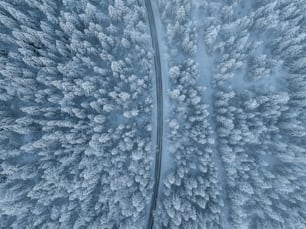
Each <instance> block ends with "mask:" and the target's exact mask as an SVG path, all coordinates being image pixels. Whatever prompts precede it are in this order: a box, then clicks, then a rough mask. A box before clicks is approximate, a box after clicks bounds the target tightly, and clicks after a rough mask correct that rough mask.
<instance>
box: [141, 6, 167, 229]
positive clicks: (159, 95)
mask: <svg viewBox="0 0 306 229" xmlns="http://www.w3.org/2000/svg"><path fill="white" fill-rule="evenodd" d="M145 6H146V9H147V14H148V21H149V27H150V33H151V39H152V46H153V49H154V68H155V75H156V100H157V104H156V109H157V124H156V127H157V131H156V134H157V136H156V146H157V147H156V156H155V168H154V186H153V195H152V200H151V206H150V212H149V219H148V226H147V228H148V229H152V228H153V223H154V217H153V212H154V210H155V209H156V202H157V197H158V189H159V182H160V171H161V159H162V149H163V83H162V71H161V61H160V50H159V44H158V37H157V32H156V23H155V18H154V14H153V9H152V4H151V0H145Z"/></svg>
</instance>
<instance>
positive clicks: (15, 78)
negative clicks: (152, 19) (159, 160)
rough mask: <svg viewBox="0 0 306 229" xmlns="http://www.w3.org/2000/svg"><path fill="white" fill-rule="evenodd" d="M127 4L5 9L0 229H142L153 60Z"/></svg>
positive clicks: (36, 4) (86, 2)
mask: <svg viewBox="0 0 306 229" xmlns="http://www.w3.org/2000/svg"><path fill="white" fill-rule="evenodd" d="M146 17H147V15H146V12H145V7H144V4H143V3H140V1H135V0H129V1H122V0H114V1H112V0H109V1H108V0H107V1H105V0H104V1H95V0H82V1H77V2H76V1H72V0H63V1H55V0H42V1H36V0H25V1H18V0H9V1H0V77H1V79H0V107H1V109H0V110H1V111H0V123H1V124H0V128H1V129H0V132H1V133H0V145H1V149H0V174H1V175H0V193H1V195H0V196H1V198H0V199H1V200H0V227H1V228H16V229H17V228H18V229H19V228H108V229H111V228H124V229H126V228H143V227H144V225H145V223H146V222H145V217H144V216H145V211H144V210H145V209H146V208H147V206H148V204H149V201H150V197H151V189H152V177H151V173H152V158H153V157H152V155H151V153H152V152H151V151H152V142H151V129H150V125H151V119H152V118H151V113H152V112H151V109H152V108H151V106H152V97H151V92H152V88H151V87H152V85H151V81H152V79H151V77H152V71H151V69H152V55H151V49H150V47H151V40H150V37H149V29H148V26H147V25H146V24H145V23H146V21H147V19H146Z"/></svg>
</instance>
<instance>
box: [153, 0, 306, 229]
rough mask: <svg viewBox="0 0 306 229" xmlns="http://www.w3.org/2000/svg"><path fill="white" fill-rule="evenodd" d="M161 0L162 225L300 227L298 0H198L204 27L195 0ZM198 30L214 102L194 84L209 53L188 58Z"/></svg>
mask: <svg viewBox="0 0 306 229" xmlns="http://www.w3.org/2000/svg"><path fill="white" fill-rule="evenodd" d="M159 4H160V12H161V15H162V20H163V23H164V28H165V31H166V33H167V42H168V46H169V52H170V53H171V56H170V61H169V66H170V67H169V78H170V88H169V97H170V98H171V101H172V103H173V104H174V106H173V107H174V108H173V109H172V113H170V117H169V136H168V137H169V145H170V146H169V152H170V153H171V157H172V159H173V161H174V163H173V166H172V168H170V169H169V171H167V172H166V175H165V178H164V181H163V183H164V184H163V189H162V190H163V192H162V193H163V195H162V196H161V197H160V204H161V206H162V207H161V208H160V209H159V212H158V217H157V218H158V220H156V221H157V223H158V225H160V226H159V227H161V228H292V229H293V228H301V229H302V228H304V227H305V226H306V220H305V219H306V217H305V216H306V211H305V206H306V192H305V190H306V189H305V186H306V178H305V177H306V176H305V175H306V170H305V164H306V151H305V149H306V144H305V140H304V139H305V135H306V129H305V128H306V125H305V123H306V120H305V117H306V116H305V112H306V110H305V108H306V106H305V104H306V103H305V102H306V101H305V96H306V93H305V82H306V81H305V71H306V68H305V66H306V61H305V39H306V27H305V25H306V21H305V20H306V18H305V16H304V12H305V7H306V5H305V1H298V0H296V1H287V0H282V1H252V2H250V1H244V0H237V1H235V0H233V1H227V2H226V1H218V0H216V1H204V0H203V1H200V4H199V6H200V12H201V13H200V15H201V17H202V18H198V20H200V21H199V23H200V24H201V27H200V28H199V29H202V31H200V30H199V31H197V30H195V26H194V25H195V22H194V17H192V14H194V11H195V10H196V9H195V3H194V2H192V1H184V0H172V1H163V0H160V1H159ZM197 4H198V3H197ZM202 32H203V34H204V36H203V37H198V38H197V36H198V35H199V34H202ZM195 35H197V36H195ZM196 38H197V39H198V40H199V42H203V43H204V44H205V47H206V50H207V52H208V54H209V56H210V58H211V60H212V61H211V62H212V63H213V66H212V68H213V70H212V76H211V81H212V87H213V88H212V91H213V96H212V100H213V101H212V102H210V101H203V98H205V96H204V95H205V91H202V90H201V89H199V87H198V85H199V82H201V78H203V77H207V76H206V75H205V76H204V75H200V78H199V79H198V78H197V76H198V66H201V65H202V64H204V63H203V62H204V61H207V60H204V59H203V62H202V63H201V61H200V62H199V63H196V62H195V59H194V54H195V53H196V52H197V51H198V50H197V47H196V44H197V42H196ZM187 41H188V42H187ZM207 86H209V85H207ZM210 104H211V106H212V107H211V108H210V109H207V106H210ZM208 108H209V107H208ZM207 110H210V111H211V114H208V112H207ZM209 120H211V121H212V123H213V124H214V125H213V126H212V125H211V123H210V121H209ZM214 133H215V134H216V138H215V139H214V138H212V136H213V134H214ZM214 147H215V148H216V150H214ZM215 154H218V155H220V159H221V166H223V167H224V174H223V175H224V176H223V177H221V176H220V173H216V171H217V170H218V169H220V168H219V167H218V165H217V164H218V163H217V161H216V160H215ZM203 162H204V163H203ZM216 174H219V176H217V175H216ZM222 182H225V185H224V186H222V185H220V184H221V183H222ZM220 189H224V190H220ZM199 190H201V191H199ZM220 193H225V194H224V195H225V198H221V196H220ZM222 199H223V200H225V201H226V203H225V204H226V205H227V206H226V207H223V204H224V203H222ZM178 206H179V207H178ZM186 208H188V209H189V211H188V212H189V214H187V213H186V211H184V210H181V209H186ZM224 208H227V210H226V211H227V213H225V210H224Z"/></svg>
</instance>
